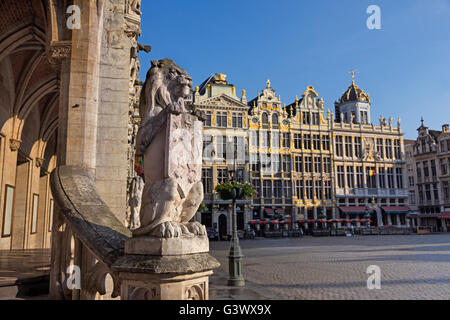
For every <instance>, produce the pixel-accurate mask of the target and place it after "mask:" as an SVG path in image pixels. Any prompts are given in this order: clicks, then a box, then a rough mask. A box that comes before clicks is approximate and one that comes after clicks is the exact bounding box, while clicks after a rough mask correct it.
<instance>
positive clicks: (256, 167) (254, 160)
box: [250, 153, 261, 171]
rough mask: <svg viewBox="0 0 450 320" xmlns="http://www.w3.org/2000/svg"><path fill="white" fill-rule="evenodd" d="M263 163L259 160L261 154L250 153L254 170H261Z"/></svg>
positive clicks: (251, 165)
mask: <svg viewBox="0 0 450 320" xmlns="http://www.w3.org/2000/svg"><path fill="white" fill-rule="evenodd" d="M260 166H261V164H260V162H259V155H258V154H257V153H251V154H250V167H251V169H252V171H259V168H260Z"/></svg>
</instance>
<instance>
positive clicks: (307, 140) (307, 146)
mask: <svg viewBox="0 0 450 320" xmlns="http://www.w3.org/2000/svg"><path fill="white" fill-rule="evenodd" d="M303 148H305V149H308V150H309V149H311V136H310V135H309V134H304V135H303Z"/></svg>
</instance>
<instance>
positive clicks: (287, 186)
mask: <svg viewBox="0 0 450 320" xmlns="http://www.w3.org/2000/svg"><path fill="white" fill-rule="evenodd" d="M283 188H284V190H283V191H284V197H285V198H292V184H291V181H284V182H283Z"/></svg>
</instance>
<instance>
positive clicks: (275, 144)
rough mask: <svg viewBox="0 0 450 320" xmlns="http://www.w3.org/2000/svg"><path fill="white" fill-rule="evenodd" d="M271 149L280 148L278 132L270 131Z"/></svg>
mask: <svg viewBox="0 0 450 320" xmlns="http://www.w3.org/2000/svg"><path fill="white" fill-rule="evenodd" d="M272 148H275V149H279V148H280V133H279V132H278V131H272Z"/></svg>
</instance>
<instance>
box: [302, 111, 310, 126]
mask: <svg viewBox="0 0 450 320" xmlns="http://www.w3.org/2000/svg"><path fill="white" fill-rule="evenodd" d="M302 116H303V124H311V113H309V112H307V111H306V112H305V111H304V112H302Z"/></svg>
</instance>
